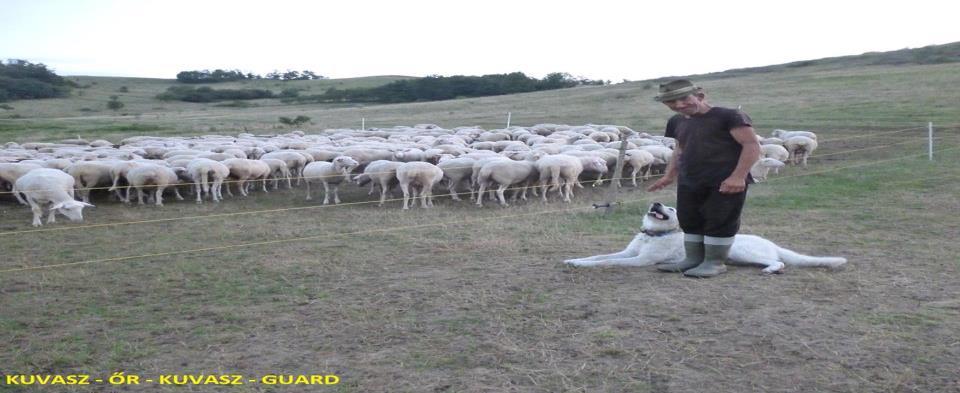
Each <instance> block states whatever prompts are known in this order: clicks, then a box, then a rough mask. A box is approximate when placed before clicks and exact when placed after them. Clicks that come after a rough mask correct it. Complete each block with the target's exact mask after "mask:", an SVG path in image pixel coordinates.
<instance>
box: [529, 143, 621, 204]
mask: <svg viewBox="0 0 960 393" xmlns="http://www.w3.org/2000/svg"><path fill="white" fill-rule="evenodd" d="M598 160H599V159H598ZM601 161H602V160H601ZM597 163H598V164H599V161H598V162H597ZM536 165H537V170H538V171H539V172H540V187H541V192H542V198H543V201H544V202H546V200H547V192H549V191H550V190H553V189H554V187H556V189H557V191H558V192H559V193H560V195H561V196H562V197H563V201H564V202H570V199H571V198H573V186H574V184H576V183H577V178H578V177H580V173H581V172H583V163H582V162H581V161H580V158H579V157H574V156H570V155H566V154H556V155H552V156H546V157H543V158H541V159H540V160H538V161H537V163H536ZM603 165H604V166H606V163H604V164H603Z"/></svg>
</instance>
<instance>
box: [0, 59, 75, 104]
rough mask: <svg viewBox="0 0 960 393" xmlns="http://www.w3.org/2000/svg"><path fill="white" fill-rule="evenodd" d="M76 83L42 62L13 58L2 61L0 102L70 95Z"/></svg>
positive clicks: (0, 69)
mask: <svg viewBox="0 0 960 393" xmlns="http://www.w3.org/2000/svg"><path fill="white" fill-rule="evenodd" d="M72 87H76V83H74V82H73V81H70V80H67V79H65V78H63V77H61V76H59V75H57V74H56V73H54V72H53V71H51V70H49V69H48V68H47V66H46V65H44V64H42V63H31V62H29V61H26V60H19V59H11V60H7V61H5V62H0V102H4V101H10V100H26V99H35V98H55V97H66V96H68V95H70V89H71V88H72Z"/></svg>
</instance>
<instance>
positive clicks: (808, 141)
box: [783, 136, 817, 167]
mask: <svg viewBox="0 0 960 393" xmlns="http://www.w3.org/2000/svg"><path fill="white" fill-rule="evenodd" d="M783 146H784V147H785V148H786V149H787V151H788V152H790V162H792V163H793V165H798V164H800V163H801V161H802V162H803V166H804V167H806V166H807V158H808V157H810V154H812V153H813V151H814V150H816V149H817V140H816V139H812V138H808V137H805V136H794V137H790V138H787V140H785V141H783Z"/></svg>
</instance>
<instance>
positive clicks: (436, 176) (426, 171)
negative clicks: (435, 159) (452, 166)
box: [397, 161, 443, 210]
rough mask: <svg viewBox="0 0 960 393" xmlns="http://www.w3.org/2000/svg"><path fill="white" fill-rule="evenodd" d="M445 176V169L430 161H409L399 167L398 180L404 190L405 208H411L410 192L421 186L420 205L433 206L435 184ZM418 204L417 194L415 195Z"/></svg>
mask: <svg viewBox="0 0 960 393" xmlns="http://www.w3.org/2000/svg"><path fill="white" fill-rule="evenodd" d="M442 178H443V170H442V169H440V168H439V167H437V166H436V165H433V164H431V163H429V162H419V161H414V162H407V163H404V164H403V165H400V166H399V167H397V180H398V181H400V190H401V191H403V210H407V209H409V206H408V201H409V199H410V192H411V191H413V192H416V190H417V188H420V206H422V207H424V208H427V207H433V186H434V185H435V184H437V183H438V182H440V179H442ZM413 197H414V201H413V203H414V204H416V199H415V198H416V194H414V195H413Z"/></svg>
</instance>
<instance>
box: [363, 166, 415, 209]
mask: <svg viewBox="0 0 960 393" xmlns="http://www.w3.org/2000/svg"><path fill="white" fill-rule="evenodd" d="M400 165H403V163H402V162H396V161H387V160H376V161H374V162H371V163H370V164H368V165H367V167H366V168H363V173H362V174H360V175H357V176H356V177H355V178H354V179H353V180H354V181H356V182H357V185H359V186H363V185H365V184H367V183H370V192H369V193H368V194H367V195H370V194H373V190H374V187H376V186H379V187H380V204H379V205H377V206H383V202H384V201H386V200H387V192H388V191H390V190H391V189H393V187H394V186H396V185H397V184H399V181H398V180H397V168H398V167H400Z"/></svg>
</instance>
